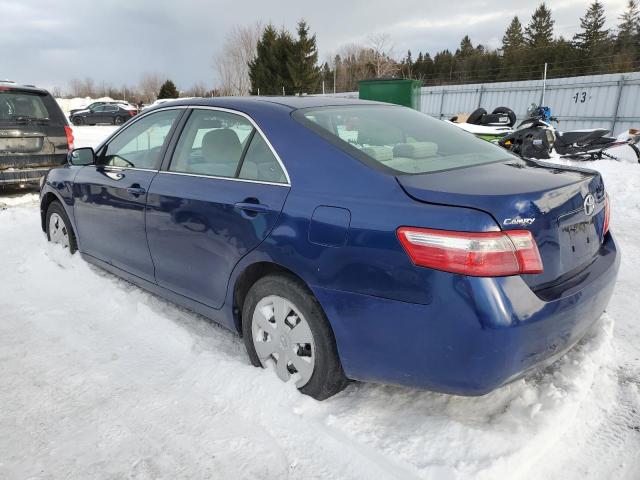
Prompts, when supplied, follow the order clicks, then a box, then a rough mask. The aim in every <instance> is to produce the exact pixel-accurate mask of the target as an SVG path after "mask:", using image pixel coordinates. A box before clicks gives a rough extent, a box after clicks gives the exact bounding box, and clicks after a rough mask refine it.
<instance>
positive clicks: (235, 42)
mask: <svg viewBox="0 0 640 480" xmlns="http://www.w3.org/2000/svg"><path fill="white" fill-rule="evenodd" d="M262 31H263V28H262V24H261V23H260V22H256V23H254V24H252V25H248V26H245V27H240V26H236V27H234V28H233V29H232V30H231V31H230V32H229V34H228V35H227V38H226V39H225V42H224V45H223V46H222V50H221V51H220V52H218V53H217V54H216V55H214V57H213V68H214V69H215V71H216V73H217V76H218V83H219V88H218V90H219V91H220V93H221V94H222V95H248V94H249V91H250V90H251V80H250V79H249V63H250V62H252V61H253V59H254V58H255V56H256V44H257V43H258V40H260V36H261V35H262Z"/></svg>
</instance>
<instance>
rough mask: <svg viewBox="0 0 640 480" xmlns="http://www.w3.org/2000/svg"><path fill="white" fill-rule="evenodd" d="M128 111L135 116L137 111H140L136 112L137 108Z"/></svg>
mask: <svg viewBox="0 0 640 480" xmlns="http://www.w3.org/2000/svg"><path fill="white" fill-rule="evenodd" d="M128 112H129V115H131V116H132V117H133V116H134V115H135V114H136V113H138V112H136V111H135V110H128Z"/></svg>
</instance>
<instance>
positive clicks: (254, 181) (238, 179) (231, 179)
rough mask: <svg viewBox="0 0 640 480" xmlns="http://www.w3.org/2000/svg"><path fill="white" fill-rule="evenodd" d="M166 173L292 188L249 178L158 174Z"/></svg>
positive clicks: (182, 173) (162, 171)
mask: <svg viewBox="0 0 640 480" xmlns="http://www.w3.org/2000/svg"><path fill="white" fill-rule="evenodd" d="M161 173H166V174H169V175H183V176H185V177H199V178H211V179H213V180H230V181H232V182H246V183H259V184H262V185H275V186H276V187H291V184H290V183H277V182H267V181H264V180H249V179H247V178H236V177H216V176H215V175H201V174H198V173H185V172H170V171H169V170H160V171H159V172H158V174H161Z"/></svg>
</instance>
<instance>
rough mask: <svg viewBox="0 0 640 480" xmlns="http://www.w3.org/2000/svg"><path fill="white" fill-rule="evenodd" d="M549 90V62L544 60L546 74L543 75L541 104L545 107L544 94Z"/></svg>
mask: <svg viewBox="0 0 640 480" xmlns="http://www.w3.org/2000/svg"><path fill="white" fill-rule="evenodd" d="M546 90H547V62H544V75H543V76H542V101H541V102H540V106H541V107H544V106H545V105H544V94H545V93H546Z"/></svg>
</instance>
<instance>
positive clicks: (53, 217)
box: [46, 201, 78, 253]
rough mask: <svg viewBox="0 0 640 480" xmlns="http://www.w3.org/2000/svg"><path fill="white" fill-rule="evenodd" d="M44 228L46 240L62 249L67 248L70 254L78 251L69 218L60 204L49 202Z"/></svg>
mask: <svg viewBox="0 0 640 480" xmlns="http://www.w3.org/2000/svg"><path fill="white" fill-rule="evenodd" d="M46 226H47V240H49V241H50V242H51V243H57V244H59V245H61V246H62V248H68V249H69V252H71V253H75V251H76V250H77V249H78V244H77V242H76V236H75V234H74V233H73V229H72V228H71V222H70V221H69V217H68V216H67V213H66V212H65V211H64V207H63V206H62V205H61V204H60V202H57V201H55V202H51V204H50V205H49V208H48V209H47V217H46Z"/></svg>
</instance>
